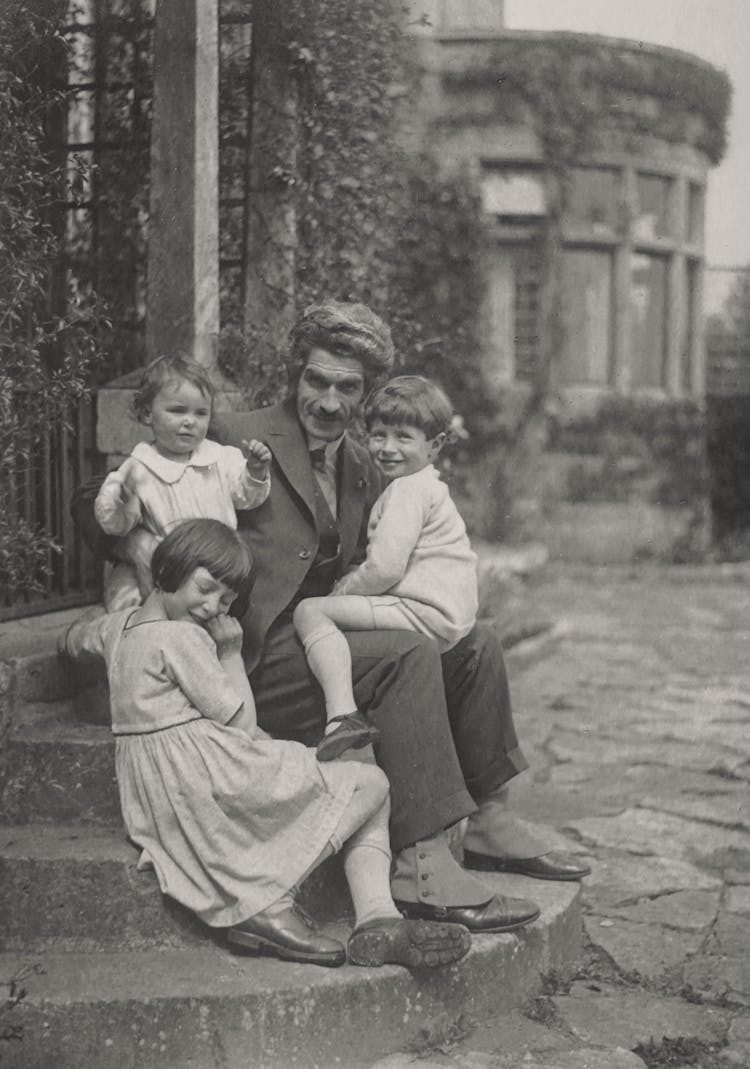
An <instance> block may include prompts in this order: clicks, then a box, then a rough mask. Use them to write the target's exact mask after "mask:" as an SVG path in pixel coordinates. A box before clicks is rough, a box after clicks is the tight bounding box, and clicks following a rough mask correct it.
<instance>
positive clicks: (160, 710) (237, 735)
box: [97, 609, 356, 927]
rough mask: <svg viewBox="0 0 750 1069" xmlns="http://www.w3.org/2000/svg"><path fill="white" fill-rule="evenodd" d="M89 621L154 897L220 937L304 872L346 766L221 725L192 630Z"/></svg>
mask: <svg viewBox="0 0 750 1069" xmlns="http://www.w3.org/2000/svg"><path fill="white" fill-rule="evenodd" d="M134 615H135V614H134V612H133V610H132V609H126V610H124V611H123V612H118V613H113V614H111V615H108V616H103V617H101V618H100V620H99V621H97V624H98V627H99V637H100V639H101V653H102V654H103V656H104V658H105V660H106V662H107V670H108V675H109V683H110V696H111V707H112V731H113V733H114V734H115V736H116V767H117V782H118V786H119V791H120V803H121V806H122V814H123V819H124V821H125V826H126V828H127V832H128V835H129V836H130V838H131V839H132V841H133V842H134V843H135V844H136V845H137V846H138V847H140V849H141V851H142V852H141V858H140V861H139V867H145V866H148V865H151V866H153V868H154V869H155V871H156V875H157V878H158V881H159V885H160V887H161V889H162V891H163V892H164V893H165V894H168V895H170V896H171V897H172V898H174V899H176V900H177V901H179V902H181V903H183V904H184V905H185V906H187V907H188V908H189V909H191V910H193V911H194V912H195V913H196V914H197V915H198V916H199V917H200V918H201V920H203V921H204V922H205V923H206V924H209V925H212V926H217V927H228V926H231V925H234V924H238V923H240V922H242V921H244V920H247V919H248V918H249V917H252V916H254V915H255V914H256V913H259V912H260V911H261V910H263V909H265V908H266V907H267V906H269V905H271V903H272V902H274V901H276V900H277V899H278V898H280V897H281V895H282V894H284V893H285V892H286V891H288V890H289V889H290V888H291V887H293V886H294V885H295V883H296V882H297V881H298V880H299V879H300V878H301V877H302V876H303V875H304V874H305V873H306V872H307V871H308V870H309V869H310V867H311V866H312V865H313V863H314V862H315V861H316V859H317V858H318V857H319V855H320V854H321V852H322V851H323V849H324V847H325V846H326V845H327V843H328V842H329V840H330V838H331V835H332V833H333V832H334V830H335V829H336V826H337V824H338V823H339V820H340V818H341V816H342V815H343V812H344V810H345V809H346V807H347V805H348V803H349V801H350V799H351V796H352V794H353V791H354V787H355V782H356V776H355V769H354V766H352V765H350V764H348V763H347V762H336V763H333V764H326V765H320V764H318V762H317V761H316V759H315V752H314V750H312V749H308V748H307V747H306V746H302V745H300V744H299V743H295V742H284V741H281V740H276V739H271V738H269V737H268V736H267V735H266V734H265V733H264V732H263V731H262V730H261V729H258V730H257V736H256V737H253V738H251V737H250V736H249V735H248V734H247V733H246V732H245V731H242V730H240V729H239V728H233V727H232V726H231V725H230V724H229V723H228V721H229V720H231V718H232V717H233V716H234V715H235V713H236V712H237V710H238V709H239V707H240V698H239V697H238V696H237V694H236V693H235V692H234V690H233V688H232V686H231V683H230V680H229V678H228V677H227V675H226V673H225V672H224V670H223V668H222V667H221V664H220V663H219V660H218V657H217V655H216V647H215V645H214V642H213V640H212V639H211V637H210V636H209V635H208V634H207V632H205V631H204V630H203V629H202V628H201V627H199V626H198V625H197V624H193V623H190V622H184V621H170V620H168V619H166V618H164V619H156V620H148V621H141V622H137V623H133V617H134Z"/></svg>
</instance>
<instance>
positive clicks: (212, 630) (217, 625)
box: [206, 613, 242, 660]
mask: <svg viewBox="0 0 750 1069" xmlns="http://www.w3.org/2000/svg"><path fill="white" fill-rule="evenodd" d="M206 630H207V631H208V633H209V635H210V636H211V638H212V639H213V640H214V642H215V643H216V653H217V655H218V657H219V660H221V658H222V657H229V656H231V655H232V654H233V653H241V652H242V624H241V623H240V622H239V620H237V619H236V618H235V617H234V616H227V615H226V613H221V614H220V615H219V616H214V617H213V618H212V619H211V620H209V621H208V623H207V624H206Z"/></svg>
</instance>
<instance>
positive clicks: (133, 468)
mask: <svg viewBox="0 0 750 1069" xmlns="http://www.w3.org/2000/svg"><path fill="white" fill-rule="evenodd" d="M137 470H138V465H137V463H136V462H135V461H134V460H132V459H130V458H129V459H128V460H126V461H125V462H124V463H123V464H122V465H121V467H120V469H119V470H118V471H117V472H116V479H117V484H118V488H119V491H120V503H121V505H122V507H123V508H125V509H127V508H128V507H131V508H132V507H136V508H138V510H140V506H139V505H138V501H137V497H138V491H137V485H136V483H137V480H136V472H137Z"/></svg>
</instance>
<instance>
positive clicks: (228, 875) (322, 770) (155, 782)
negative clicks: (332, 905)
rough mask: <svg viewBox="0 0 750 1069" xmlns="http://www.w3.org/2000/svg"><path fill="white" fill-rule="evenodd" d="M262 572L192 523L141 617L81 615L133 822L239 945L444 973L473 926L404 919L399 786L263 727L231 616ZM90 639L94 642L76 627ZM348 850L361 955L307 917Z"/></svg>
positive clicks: (196, 903) (237, 547) (159, 562)
mask: <svg viewBox="0 0 750 1069" xmlns="http://www.w3.org/2000/svg"><path fill="white" fill-rule="evenodd" d="M251 570H252V562H251V559H250V554H249V551H248V549H247V547H246V546H245V545H244V543H243V542H242V541H241V539H240V538H239V536H238V535H237V533H236V532H235V531H233V530H231V529H230V528H229V527H227V526H226V525H224V524H222V523H220V522H218V521H215V520H205V519H200V520H189V521H187V522H184V523H182V524H180V525H178V526H177V527H175V528H174V529H173V530H172V531H171V532H170V533H169V534H168V535H167V536H166V538H164V540H163V541H161V542H160V543H159V545H158V546H157V547H156V549H155V551H154V555H153V559H152V571H153V582H154V590H153V591H152V593H151V594H150V595H149V597H148V598H147V599H146V601H145V602H144V604H143V605H142V606H140V607H139V608H136V609H125V610H123V611H120V612H117V613H113V614H106V615H101V616H99V617H98V618H97V619H95V620H91V619H88V620H80V621H77V622H76V623H75V624H74V625H73V627H72V628H71V631H70V632H69V634H68V636H67V639H66V643H65V646H66V648H67V649H68V650H70V651H73V650H75V648H76V646H77V645H78V643H79V641H80V640H81V639H84V645H85V647H86V649H87V650H88V651H90V652H91V651H93V652H98V653H100V654H101V655H102V656H103V657H104V659H105V661H106V664H107V673H108V677H109V686H110V700H111V710H112V731H113V733H114V735H115V737H116V770H117V783H118V787H119V792H120V802H121V806H122V813H123V818H124V821H125V826H126V829H127V832H128V835H129V837H130V839H131V840H132V841H133V843H135V845H136V846H138V847H139V848H140V850H141V858H140V862H139V865H140V866H144V865H151V866H153V868H154V869H155V871H156V876H157V879H158V881H159V885H160V887H161V889H162V891H163V892H164V893H165V894H168V895H170V896H171V897H172V898H174V899H176V900H177V901H179V902H181V903H182V904H183V905H185V906H187V907H188V908H189V909H191V910H193V912H195V913H196V914H197V915H198V917H200V919H201V920H202V921H204V922H205V923H206V924H208V925H211V926H212V927H220V928H226V929H227V930H228V931H227V939H228V942H229V943H230V945H232V946H234V947H236V948H241V949H245V950H250V951H255V952H259V953H263V954H270V955H275V956H277V957H279V958H283V959H287V960H293V961H301V962H310V963H316V964H320V965H340V964H343V962H344V961H345V960H346V956H347V951H348V957H349V961H350V962H352V963H355V964H361V965H381V964H383V963H384V962H393V963H398V964H402V965H407V966H431V965H443V964H447V963H450V962H453V961H456V960H458V959H459V958H460V957H462V956H463V955H464V954H465V953H466V951H467V950H468V948H469V943H470V936H469V933H468V931H467V930H466V929H465V928H463V927H462V926H461V925H454V924H445V923H443V922H426V921H414V920H406V919H404V918H402V917H401V915H400V914H399V913H398V911H397V910H396V907H395V906H394V904H393V899H392V898H391V893H390V848H389V842H388V815H389V800H388V784H387V780H386V778H385V776H384V774H383V773H382V772H381V771H380V769H379V768H377V767H376V766H374V765H369V764H362V763H359V762H337V763H335V764H332V765H320V764H319V763H318V762H317V760H316V758H315V753H314V751H313V750H311V749H308V748H307V747H305V746H303V745H301V744H299V743H296V742H284V741H281V740H275V739H272V738H270V737H269V736H268V735H267V734H266V733H265V732H264V731H263V730H261V729H260V728H259V727H258V725H257V721H256V712H255V703H254V701H253V695H252V692H251V690H250V685H249V683H248V679H247V675H246V673H245V669H244V665H243V661H242V656H241V647H242V630H241V627H240V624H239V622H238V621H237V620H235V619H233V618H231V617H229V616H227V615H226V612H227V610H228V609H229V607H230V605H231V603H232V601H233V600H234V598H235V596H236V594H237V592H238V591H239V590H240V589H241V588H242V587H243V586H247V585H248V584H249V581H250V578H251ZM82 629H83V630H86V631H87V634H86V635H85V636H84V635H83V634H82V633H79V634H76V631H78V632H82ZM338 850H342V851H343V855H344V870H345V873H346V877H347V881H348V884H349V888H350V891H351V895H352V900H353V903H354V910H355V920H356V927H355V930H354V932H353V933H352V934H351V936H350V937H349V940H348V944H347V948H346V950H345V948H344V946H343V945H342V944H341V943H339V942H337V941H336V940H335V939H331V938H329V937H327V936H325V935H323V934H321V933H319V932H316V931H314V930H313V929H311V928H310V927H308V926H306V924H305V923H304V921H303V920H302V919H301V918H300V916H299V915H298V914H297V913H296V912H295V911H294V910H293V905H294V892H295V888H296V886H297V884H298V883H299V882H300V881H301V880H302V879H303V878H304V877H305V876H306V875H307V874H308V873H309V872H310V871H311V870H312V869H314V868H315V867H316V866H317V865H318V864H319V863H320V862H321V861H322V860H323V859H324V858H325V857H327V856H329V855H330V854H332V853H334V852H336V851H338Z"/></svg>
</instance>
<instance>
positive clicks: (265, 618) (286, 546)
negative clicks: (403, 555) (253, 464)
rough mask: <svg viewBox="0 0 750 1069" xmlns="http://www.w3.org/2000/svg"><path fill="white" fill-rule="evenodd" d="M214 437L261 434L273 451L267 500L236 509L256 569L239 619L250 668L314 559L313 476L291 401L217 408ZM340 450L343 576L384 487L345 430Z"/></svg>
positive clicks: (232, 439)
mask: <svg viewBox="0 0 750 1069" xmlns="http://www.w3.org/2000/svg"><path fill="white" fill-rule="evenodd" d="M210 437H212V438H215V439H216V440H217V441H220V442H222V443H223V444H224V445H236V446H239V444H240V442H241V440H242V439H243V438H244V439H250V438H257V439H258V440H260V441H262V442H265V443H266V444H267V445H268V448H269V449H270V450H271V452H272V454H273V462H272V465H271V493H270V495H269V497H268V499H267V500H266V501H265V502H264V504H262V505H261V506H260V508H257V509H248V510H244V511H240V512H238V514H237V518H238V528H239V531H240V532H241V533H242V535H243V537H244V538H245V539H246V541H247V544H248V546H249V547H250V549H251V551H252V553H253V556H254V557H255V563H256V569H257V575H256V579H255V585H254V587H253V591H252V595H251V600H250V607H249V609H248V611H247V612H246V613H245V614H244V616H243V618H242V626H243V631H244V633H245V646H244V658H245V665H246V667H247V670H248V673H249V672H252V670H253V668H255V666H256V665H257V663H258V660H259V658H260V655H261V652H262V649H263V642H264V640H265V637H266V635H267V633H268V629H269V628H270V627H271V625H272V624H273V622H274V621H275V620H276V619H277V618H278V616H279V615H280V613H282V612H283V610H284V609H285V608H286V607H287V605H289V603H290V601H291V600H292V599H293V597H294V596H295V594H296V593H297V591H298V590H299V587H300V586H301V584H302V581H303V580H304V578H305V575H306V574H307V572H308V570H309V568H310V566H311V565H312V563H313V561H314V559H315V554H316V552H317V549H318V532H317V528H316V523H315V506H314V499H313V479H314V478H315V476H314V475H313V471H312V467H311V465H310V458H309V453H308V446H307V439H306V437H305V434H304V431H303V429H302V427H301V426H300V423H299V420H298V418H297V411H296V402H295V401H294V399H293V398H292V399H290V400H288V401H285V402H283V403H282V404H278V405H273V406H271V407H269V408H261V409H258V410H257V411H255V412H220V413H217V414H216V415H215V417H214V419H213V421H212V424H211V431H210ZM341 450H342V455H341V460H340V465H341V466H340V479H339V486H338V525H339V537H340V543H341V566H340V572H341V573H343V572H344V571H346V569H347V568H348V567H349V566H350V565H351V564H352V563H353V562H355V563H356V562H359V561H360V560H361V559H363V557H364V551H365V547H366V540H367V520H368V517H369V514H370V509H371V508H372V505H373V503H374V502H375V499H376V498H377V497H378V494H379V493H380V489H381V485H380V477H379V474H378V472H377V470H376V469H375V467H374V465H373V463H372V461H371V460H370V457H369V454H368V453H367V450H366V449H364V447H363V446H361V445H359V443H358V442H355V441H354V440H353V439H352V438H350V437H349V436H348V435H346V436H345V437H344V440H343V442H342V443H341Z"/></svg>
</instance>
